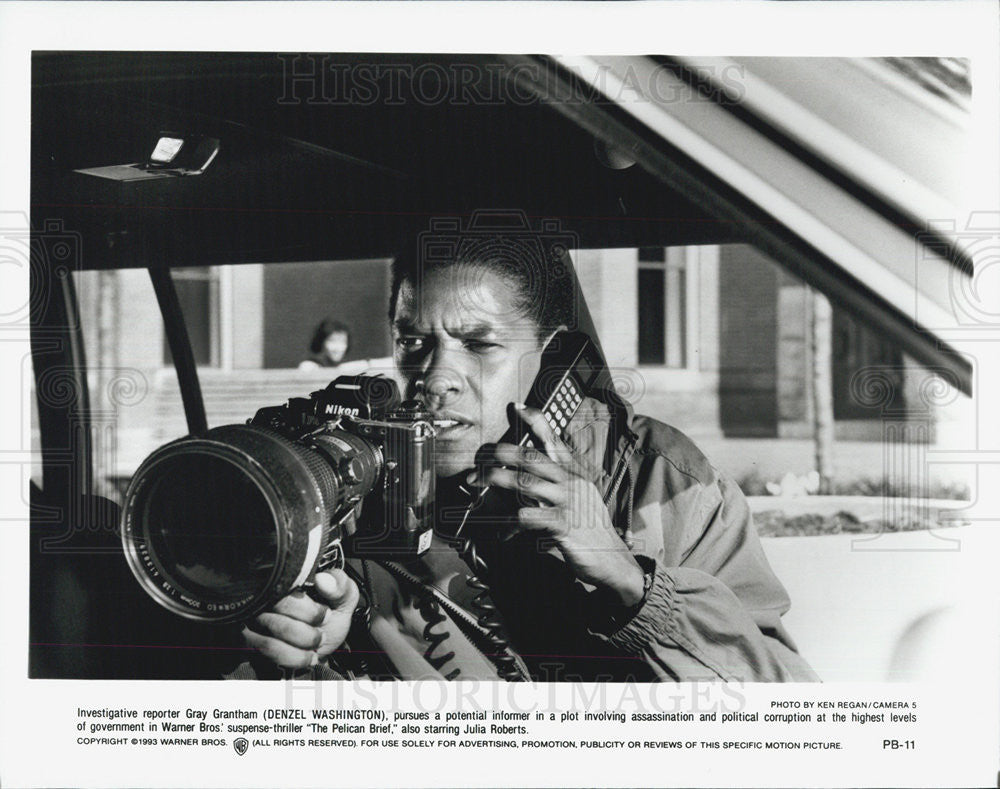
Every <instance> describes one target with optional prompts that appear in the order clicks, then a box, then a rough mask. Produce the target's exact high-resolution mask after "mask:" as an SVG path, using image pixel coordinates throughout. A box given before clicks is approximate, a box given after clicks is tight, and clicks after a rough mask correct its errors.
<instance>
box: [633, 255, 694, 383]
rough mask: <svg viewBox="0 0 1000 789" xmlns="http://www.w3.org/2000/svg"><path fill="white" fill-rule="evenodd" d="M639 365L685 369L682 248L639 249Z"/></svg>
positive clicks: (685, 317) (685, 344) (685, 287)
mask: <svg viewBox="0 0 1000 789" xmlns="http://www.w3.org/2000/svg"><path fill="white" fill-rule="evenodd" d="M638 259H639V283H638V284H639V305H638V307H639V308H638V318H639V349H638V350H639V354H638V357H639V364H650V365H661V366H664V367H670V368H684V367H687V292H686V291H687V267H686V260H685V254H684V249H683V248H681V247H677V248H671V249H665V248H663V247H642V248H640V249H639V252H638Z"/></svg>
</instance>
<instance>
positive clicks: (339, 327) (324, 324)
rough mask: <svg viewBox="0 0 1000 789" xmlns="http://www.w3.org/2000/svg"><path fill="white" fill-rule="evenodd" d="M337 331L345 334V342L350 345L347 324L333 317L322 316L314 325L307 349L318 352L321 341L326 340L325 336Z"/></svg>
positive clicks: (349, 331)
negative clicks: (316, 324) (315, 325)
mask: <svg viewBox="0 0 1000 789" xmlns="http://www.w3.org/2000/svg"><path fill="white" fill-rule="evenodd" d="M338 332H339V333H341V334H346V335H347V344H348V346H350V344H351V330H350V329H348V328H347V324H346V323H342V322H341V321H338V320H334V319H333V318H324V319H323V320H321V321H320V323H319V325H318V326H317V327H316V331H314V332H313V336H312V341H311V342H310V343H309V350H310V351H312V352H313V353H320V352H321V351H322V350H323V343H325V342H326V338H327V337H329V336H330V335H331V334H337V333H338Z"/></svg>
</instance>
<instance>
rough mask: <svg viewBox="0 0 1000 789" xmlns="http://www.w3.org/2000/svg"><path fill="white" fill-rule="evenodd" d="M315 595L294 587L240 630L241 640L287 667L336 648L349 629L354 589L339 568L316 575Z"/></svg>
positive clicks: (315, 662) (313, 660)
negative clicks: (294, 589) (292, 590)
mask: <svg viewBox="0 0 1000 789" xmlns="http://www.w3.org/2000/svg"><path fill="white" fill-rule="evenodd" d="M315 597H316V598H319V599H320V600H322V601H323V602H317V600H316V599H314V598H313V597H310V596H309V595H307V594H306V593H305V592H302V591H297V592H293V593H292V594H290V595H288V596H287V597H283V598H282V599H281V600H279V601H278V602H277V603H276V604H275V606H274V608H272V609H271V610H270V611H266V612H264V613H263V614H260V615H259V616H257V617H256V618H255V619H253V620H252V621H251V622H249V623H248V624H247V626H245V627H244V628H243V638H244V639H245V640H246V643H247V645H248V646H251V647H253V648H254V649H256V650H257V651H258V652H260V654H261V655H263V656H264V657H266V658H267V659H268V660H270V661H272V662H273V663H276V664H277V665H279V666H283V667H285V668H309V667H310V666H315V665H318V664H319V662H320V661H321V660H323V659H324V658H326V657H327V656H329V655H330V654H331V653H332V652H333V651H334V650H336V649H337V648H338V647H339V646H340V645H341V644H342V643H344V639H345V638H347V632H348V631H349V630H350V629H351V615H352V614H353V613H354V609H355V607H356V606H357V604H358V598H359V593H358V587H357V585H356V584H355V583H354V581H352V580H351V579H350V578H349V577H348V575H347V573H345V572H344V571H343V570H333V571H332V572H325V573H318V574H317V575H316V586H315Z"/></svg>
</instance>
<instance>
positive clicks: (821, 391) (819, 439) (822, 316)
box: [811, 290, 833, 494]
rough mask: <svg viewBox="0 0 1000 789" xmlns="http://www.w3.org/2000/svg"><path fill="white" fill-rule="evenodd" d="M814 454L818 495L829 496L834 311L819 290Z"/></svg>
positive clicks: (814, 325)
mask: <svg viewBox="0 0 1000 789" xmlns="http://www.w3.org/2000/svg"><path fill="white" fill-rule="evenodd" d="M811 328H812V331H811V339H812V396H813V450H814V453H815V460H816V471H817V473H818V474H819V493H820V494H827V493H830V489H831V480H832V479H833V309H832V307H831V306H830V302H829V301H828V300H827V298H826V296H824V295H823V294H822V293H820V292H819V291H817V290H814V291H813V298H812V327H811Z"/></svg>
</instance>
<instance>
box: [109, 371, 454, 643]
mask: <svg viewBox="0 0 1000 789" xmlns="http://www.w3.org/2000/svg"><path fill="white" fill-rule="evenodd" d="M434 440H435V431H434V427H433V424H432V422H431V419H430V415H429V414H427V413H426V412H424V411H423V410H422V409H421V407H420V406H419V404H417V403H415V402H409V403H402V402H400V397H399V390H398V388H397V386H396V384H395V382H394V381H392V380H390V379H388V378H383V377H373V376H341V377H340V378H337V379H336V380H335V381H333V382H332V383H331V384H330V385H329V386H327V387H326V388H325V389H323V390H320V391H317V392H313V393H312V394H311V395H310V396H309V397H299V398H292V399H291V400H289V401H288V402H287V403H286V404H285V405H281V406H273V407H267V408H262V409H260V410H259V411H257V413H256V414H255V415H254V417H253V418H252V419H250V420H248V422H247V423H246V424H243V425H223V426H221V427H217V428H213V429H211V430H209V431H208V432H207V433H205V434H204V435H198V436H188V437H185V438H181V439H178V440H177V441H173V442H171V443H169V444H166V445H164V446H162V447H160V448H159V449H157V450H156V451H154V452H153V453H152V454H151V455H150V456H149V457H148V458H147V459H146V460H145V461H143V463H142V464H141V465H140V466H139V468H138V470H137V471H136V473H135V475H134V476H133V478H132V481H131V483H130V484H129V488H128V490H127V491H126V494H125V501H124V505H123V508H122V543H123V546H124V548H125V553H126V558H127V560H128V562H129V566H130V567H131V569H132V572H133V574H134V575H135V577H136V578H137V579H138V581H139V582H140V584H141V585H142V586H143V588H144V589H145V590H146V592H147V593H148V594H149V595H150V596H151V597H153V599H154V600H156V601H157V602H158V603H159V604H160V605H162V606H164V607H165V608H167V609H168V610H171V611H173V612H174V613H177V614H179V615H181V616H185V617H187V618H190V619H196V620H199V621H205V622H219V623H225V622H236V621H242V620H245V619H249V618H251V617H253V616H256V615H257V614H258V613H260V612H262V611H265V610H267V609H268V608H270V607H272V606H273V605H274V603H276V602H277V601H278V600H280V599H281V598H282V597H284V596H285V595H287V594H288V593H289V592H291V591H292V590H294V589H297V588H301V587H303V586H309V585H311V584H312V582H313V579H314V578H315V575H316V573H317V572H320V571H322V570H327V569H334V568H342V567H343V566H344V562H345V559H346V557H347V556H352V557H373V558H381V559H400V558H406V557H412V556H415V555H419V554H421V553H423V552H424V551H426V550H427V549H428V548H429V547H430V543H431V536H432V526H433V506H434V496H435V474H434V464H433V458H434Z"/></svg>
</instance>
